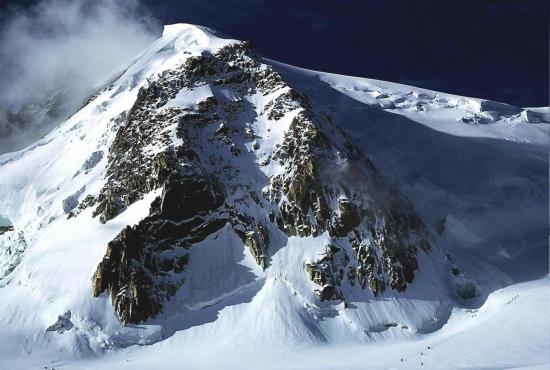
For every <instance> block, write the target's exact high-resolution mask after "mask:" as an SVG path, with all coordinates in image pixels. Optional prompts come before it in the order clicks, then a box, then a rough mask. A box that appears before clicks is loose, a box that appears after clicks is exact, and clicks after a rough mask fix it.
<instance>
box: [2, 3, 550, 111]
mask: <svg viewBox="0 0 550 370" xmlns="http://www.w3.org/2000/svg"><path fill="white" fill-rule="evenodd" d="M26 2H27V3H28V2H29V1H23V3H26ZM4 3H14V1H8V2H5V1H4ZM142 3H144V6H145V7H146V8H148V9H149V11H151V12H152V13H153V14H154V16H155V17H156V18H158V19H159V21H160V22H161V23H177V22H186V23H195V24H201V25H205V26H209V27H212V28H215V29H217V30H219V31H221V32H224V33H226V34H228V35H230V36H232V37H234V38H238V39H244V40H250V41H252V42H253V44H254V45H255V47H256V49H257V50H258V51H259V52H260V53H261V54H262V55H264V56H265V57H268V58H272V59H276V60H278V61H282V62H285V63H289V64H294V65H297V66H301V67H305V68H310V69H316V70H322V71H327V72H334V73H341V74H347V75H354V76H362V77H370V78H376V79H382V80H389V81H395V82H402V83H409V84H412V85H417V86H422V87H426V88H431V89H435V90H442V91H446V92H450V93H457V94H461V95H469V96H475V97H483V98H488V99H493V100H497V101H504V102H508V103H512V104H517V105H521V106H540V105H548V68H549V67H548V2H547V1H542V0H516V1H511V0H501V1H494V0H452V1H451V0H437V1H435V0H422V1H419V0H400V1H397V0H393V1H392V0H384V1H382V0H380V1H371V0H354V1H351V0H179V1H176V0H164V1H162V0H143V1H142Z"/></svg>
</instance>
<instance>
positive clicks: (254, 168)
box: [78, 43, 430, 323]
mask: <svg viewBox="0 0 550 370" xmlns="http://www.w3.org/2000/svg"><path fill="white" fill-rule="evenodd" d="M119 119H121V120H124V124H123V125H121V126H120V128H119V129H118V132H117V134H116V138H115V140H114V142H113V144H112V145H111V147H110V150H109V153H108V167H107V173H106V182H105V185H104V186H103V188H102V189H101V191H100V192H99V194H98V195H97V196H96V197H93V196H91V195H90V196H89V197H86V202H85V204H83V205H82V207H80V208H78V209H79V210H81V209H83V208H85V207H93V208H94V215H95V216H96V217H97V218H98V219H99V221H100V222H102V223H105V222H108V221H109V220H111V219H113V218H115V217H117V215H118V214H120V213H121V212H123V211H124V210H125V208H126V207H128V206H129V205H131V204H133V203H134V202H136V201H137V200H139V199H141V198H142V197H143V196H144V195H145V194H148V193H150V192H152V191H157V192H158V194H159V195H158V196H157V198H156V199H155V200H154V201H153V203H152V204H151V207H150V211H149V215H148V216H147V217H145V218H144V219H143V220H141V221H140V222H139V223H138V224H137V225H135V226H132V227H130V226H128V227H126V228H125V229H124V230H123V231H122V232H120V233H119V234H118V235H117V236H116V237H115V238H114V239H113V240H112V241H111V242H110V243H109V245H108V246H107V252H106V254H105V256H104V258H103V261H102V262H101V263H100V264H99V266H98V267H97V270H96V272H95V274H94V277H93V283H92V287H93V294H94V295H95V296H98V295H100V294H101V293H103V292H107V293H108V294H109V295H110V297H111V301H112V304H113V307H114V308H115V310H116V312H117V314H118V316H119V318H120V320H121V321H122V322H124V323H137V322H140V321H143V320H146V319H148V318H151V317H154V316H155V315H157V314H158V313H159V312H160V311H161V310H162V307H163V304H164V303H165V302H166V301H167V300H169V299H170V298H171V297H172V296H173V295H174V294H175V292H176V291H177V290H178V289H185V270H186V266H187V265H188V264H192V263H193V260H192V259H190V258H189V256H190V254H189V252H188V251H189V249H190V248H193V245H194V244H195V243H197V242H199V241H201V240H203V239H205V238H207V237H208V236H209V235H211V234H213V233H214V232H216V231H217V230H219V229H221V228H222V227H223V226H224V225H226V224H229V225H231V227H232V229H233V230H234V232H235V234H236V235H238V236H239V237H240V239H241V240H242V242H243V245H245V246H246V247H248V248H249V250H250V252H251V254H252V256H253V257H254V259H255V260H256V262H257V263H258V265H259V266H260V267H261V268H262V269H266V268H268V267H269V263H270V261H269V255H270V235H272V234H273V233H284V234H286V235H287V236H299V237H306V236H316V235H319V234H322V233H327V234H328V235H329V236H330V240H331V243H330V244H329V245H327V246H326V253H325V254H323V255H320V256H318V259H316V260H308V261H304V274H306V275H307V276H308V277H309V278H310V279H311V280H312V281H313V282H315V283H316V284H318V289H317V290H316V296H317V298H318V299H319V300H345V299H346V297H345V295H344V293H343V291H342V287H343V286H344V285H349V286H352V287H353V286H360V287H361V288H363V289H365V292H366V289H369V290H370V291H372V293H373V294H374V295H377V294H379V293H382V292H384V290H385V289H394V290H396V291H404V290H405V289H406V288H407V284H409V283H410V282H412V281H413V279H414V275H415V271H416V270H417V269H418V261H417V254H418V253H427V252H429V250H430V242H429V240H428V237H427V233H426V231H425V228H424V226H423V225H422V222H421V221H420V219H419V218H418V217H417V216H416V214H415V213H414V211H413V209H412V208H411V206H410V205H409V203H408V202H407V201H406V200H404V199H403V198H402V197H401V196H400V195H399V194H398V193H397V192H396V191H395V190H393V189H392V188H391V187H389V186H388V185H387V184H386V183H385V182H384V180H383V179H382V178H381V176H380V175H379V174H378V172H377V171H376V169H375V168H374V166H373V165H372V163H371V162H370V161H369V160H368V158H367V157H366V156H365V155H364V154H363V153H361V152H360V151H359V150H358V149H357V148H356V147H354V145H353V144H352V143H351V141H350V140H349V139H348V138H347V136H346V135H345V134H344V133H343V132H342V131H340V130H339V129H338V128H337V127H335V126H334V125H332V124H331V120H330V117H329V116H328V115H327V114H325V113H324V112H321V111H319V110H318V109H317V108H316V107H315V106H313V104H312V103H311V102H310V101H309V99H308V98H307V96H305V95H303V94H302V93H300V92H298V91H296V90H295V89H293V88H291V87H290V86H288V85H287V83H285V81H284V80H283V79H282V77H281V75H279V74H278V73H277V72H275V71H273V70H272V69H271V67H269V66H267V65H265V64H263V63H262V60H261V58H260V57H259V56H258V55H257V54H256V53H255V52H254V50H253V49H252V48H251V46H250V45H249V44H248V43H231V44H229V45H227V46H224V47H221V48H219V49H218V50H216V51H214V52H207V51H205V52H203V53H202V55H200V56H189V57H188V58H186V59H185V62H183V63H182V64H180V65H178V66H175V67H174V68H170V69H167V70H166V71H164V72H163V73H161V74H159V75H157V76H155V77H154V78H152V79H149V80H148V84H147V85H146V86H144V87H143V88H142V89H141V90H140V91H139V94H138V97H137V100H136V101H135V103H134V105H133V107H132V108H131V110H130V111H129V112H127V113H125V114H123V115H122V116H121V117H119ZM221 247H223V246H221ZM365 294H366V293H365Z"/></svg>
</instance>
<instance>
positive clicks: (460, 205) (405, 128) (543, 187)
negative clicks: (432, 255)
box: [272, 62, 550, 291]
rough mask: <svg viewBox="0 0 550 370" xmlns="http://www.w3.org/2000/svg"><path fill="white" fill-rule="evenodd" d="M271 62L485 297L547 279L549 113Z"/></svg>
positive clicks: (539, 109) (544, 109)
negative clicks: (365, 156) (465, 268)
mask: <svg viewBox="0 0 550 370" xmlns="http://www.w3.org/2000/svg"><path fill="white" fill-rule="evenodd" d="M272 63H273V64H274V66H275V67H276V69H277V70H278V71H279V72H281V73H282V75H283V76H284V78H285V79H286V80H287V81H289V83H290V85H291V86H293V87H295V88H296V89H299V90H300V91H302V92H304V93H305V94H307V95H308V96H309V97H310V99H312V100H313V101H314V102H315V103H316V104H317V105H319V106H320V107H321V109H324V110H326V111H327V112H328V114H330V115H331V117H332V119H333V121H334V122H335V124H337V125H338V126H339V127H342V128H345V129H346V131H347V132H348V133H349V134H350V136H351V137H352V140H353V142H354V143H355V144H356V145H358V146H359V147H360V148H361V149H362V150H364V151H365V152H366V153H369V157H370V158H371V159H372V160H373V162H374V164H375V165H376V166H377V168H378V169H379V170H380V171H381V172H382V173H383V174H384V175H385V176H386V178H388V179H389V180H390V182H391V183H392V184H394V185H395V186H397V187H398V188H399V190H400V191H401V192H402V193H404V194H405V195H406V196H407V197H408V198H409V199H410V200H411V201H412V202H413V204H414V206H415V209H416V210H417V211H418V212H419V213H420V215H421V217H422V219H423V220H424V222H425V223H426V225H427V226H428V227H429V228H430V229H431V231H432V235H433V236H434V237H435V238H436V239H437V240H438V241H439V243H440V244H441V245H444V246H445V249H446V250H447V252H448V253H450V254H451V255H453V257H454V258H455V259H458V260H460V261H461V262H462V263H461V264H462V265H470V266H472V267H473V268H472V270H473V271H476V270H477V271H478V272H475V273H476V274H478V280H479V282H480V283H481V284H486V285H487V289H488V291H490V290H492V289H494V288H496V287H499V286H502V284H508V283H510V282H512V281H518V282H520V281H526V280H530V279H536V278H540V277H542V276H544V275H546V274H547V273H548V231H547V228H548V201H549V199H548V185H549V184H548V164H549V163H548V154H549V152H548V147H549V144H550V142H549V133H548V129H549V125H548V122H549V120H550V116H549V114H550V111H549V108H547V107H544V108H519V107H514V106H510V105H506V104H502V103H495V102H491V101H486V100H482V99H475V98H467V97H461V96H456V95H451V94H445V93H439V92H434V91H428V90H424V89H419V88H416V87H412V86H404V85H398V84H394V83H389V82H384V81H377V80H371V79H364V78H354V77H346V76H338V75H333V74H328V73H321V72H314V71H307V70H303V69H300V68H296V67H292V66H287V65H283V64H280V63H276V62H272ZM474 266H475V267H474ZM495 267H496V268H495ZM486 271H492V273H491V274H486ZM472 273H473V272H472ZM490 275H493V276H494V277H495V278H494V279H493V278H490ZM497 276H498V277H497Z"/></svg>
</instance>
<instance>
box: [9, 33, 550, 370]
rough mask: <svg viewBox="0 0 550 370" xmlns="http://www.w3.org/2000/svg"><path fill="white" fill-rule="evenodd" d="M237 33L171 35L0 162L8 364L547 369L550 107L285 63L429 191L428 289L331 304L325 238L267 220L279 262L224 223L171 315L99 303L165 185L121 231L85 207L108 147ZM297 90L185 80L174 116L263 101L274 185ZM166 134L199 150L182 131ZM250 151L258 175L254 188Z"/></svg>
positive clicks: (400, 179)
mask: <svg viewBox="0 0 550 370" xmlns="http://www.w3.org/2000/svg"><path fill="white" fill-rule="evenodd" d="M235 43H238V41H236V40H231V39H226V38H224V37H223V36H221V35H218V34H217V33H215V32H214V31H212V30H210V29H207V28H204V27H198V26H192V25H185V24H178V25H171V26H166V27H165V30H164V33H163V36H162V37H161V38H160V39H159V40H157V41H156V42H155V43H153V44H152V45H151V46H150V47H149V48H148V49H147V50H145V51H144V52H143V53H142V54H141V55H139V56H138V57H137V58H136V59H135V61H134V63H133V64H132V65H131V67H129V68H128V69H127V70H125V71H124V72H123V73H122V74H121V76H120V78H119V79H118V80H117V81H116V82H114V84H113V85H111V86H109V87H108V88H106V89H105V90H103V91H102V92H101V93H99V94H98V95H97V96H95V97H93V98H92V99H91V100H90V101H89V103H88V104H87V105H86V106H84V107H83V108H82V109H81V110H80V111H78V112H77V113H76V114H74V115H73V116H72V117H71V118H70V119H68V120H67V121H65V122H62V123H61V124H60V125H59V126H58V127H57V128H56V129H55V130H53V131H52V132H51V133H50V134H48V135H47V136H45V137H44V138H43V139H41V140H40V141H38V142H36V143H35V144H33V145H31V146H29V147H28V148H26V149H24V150H22V151H19V152H15V153H8V154H4V155H1V156H0V368H3V369H4V368H5V369H28V368H48V369H50V368H51V369H53V368H55V369H98V368H105V369H130V368H131V369H182V368H185V369H212V368H227V369H259V368H262V369H417V368H424V369H481V368H491V369H504V368H525V369H547V368H548V366H549V365H550V359H549V358H550V349H549V343H550V319H549V316H548V312H549V308H550V307H549V295H548V292H549V291H548V214H549V212H548V204H549V199H548V189H549V184H548V168H549V159H548V157H549V145H548V144H549V137H550V136H549V131H548V128H549V120H550V111H549V108H547V107H543V108H519V107H514V106H510V105H506V104H503V103H497V102H491V101H486V100H483V99H475V98H467V97H461V96H455V95H451V94H446V93H440V92H434V91H429V90H425V89H420V88H416V87H412V86H405V85H400V84H395V83H389V82H383V81H377V80H372V79H365V78H356V77H347V76H339V75H334V74H328V73H322V72H314V71H309V70H304V69H300V68H296V67H292V66H288V65H285V64H281V63H278V62H275V61H271V60H262V63H263V65H262V68H266V69H267V68H272V69H273V70H275V71H277V72H278V73H280V74H281V76H283V78H284V79H285V81H286V82H287V83H288V84H289V85H290V86H291V87H292V89H295V90H297V91H299V92H300V93H303V94H304V95H306V96H307V97H308V98H309V99H310V100H311V102H312V103H313V104H315V106H316V107H317V109H319V111H321V112H323V113H324V114H326V116H327V117H330V118H329V120H330V122H331V124H334V125H335V126H337V127H339V128H341V129H343V130H344V131H345V132H346V134H347V135H349V137H350V138H351V141H352V142H353V143H354V144H355V145H356V146H357V147H358V148H359V149H360V150H361V151H363V152H364V153H365V154H366V155H367V156H368V157H369V159H370V160H372V162H373V163H374V165H375V166H376V168H377V170H378V171H379V172H380V173H381V174H382V175H383V176H384V177H385V179H386V180H387V181H388V182H389V183H390V184H391V185H392V186H393V187H395V188H396V189H398V190H399V191H400V193H401V194H403V195H404V196H405V197H406V198H408V199H409V200H410V201H411V203H412V205H413V207H414V209H415V210H416V212H417V213H418V214H419V216H420V218H421V219H422V221H423V222H424V224H425V225H426V227H427V230H428V232H429V234H430V237H431V238H432V239H433V241H434V246H435V247H434V250H433V251H432V252H430V253H419V254H418V255H417V257H418V260H419V262H418V263H419V266H420V267H419V269H418V271H416V275H415V278H414V281H413V282H412V283H411V284H410V285H409V286H408V288H407V289H406V290H405V291H404V292H397V291H394V290H386V291H385V292H383V293H381V294H379V295H377V296H375V295H373V294H372V293H370V292H369V291H367V290H359V289H356V288H353V289H352V288H350V287H343V288H342V289H343V290H345V291H344V292H343V294H344V295H345V296H346V297H347V299H346V301H345V302H344V301H342V302H335V301H320V300H319V299H318V297H317V296H316V295H315V294H314V290H315V289H316V288H318V286H317V285H316V284H315V283H314V282H313V281H311V280H310V279H309V278H308V276H307V274H306V272H305V271H304V266H305V264H306V262H308V261H314V260H316V259H318V258H319V255H322V254H323V253H324V252H325V246H326V245H327V243H330V242H331V241H330V238H329V236H328V234H327V233H326V232H325V233H320V234H319V235H316V236H298V235H295V236H289V237H286V236H285V237H283V236H282V234H280V233H279V234H277V233H275V232H274V231H273V230H269V231H270V235H271V240H270V243H271V244H270V248H271V249H270V252H269V255H268V257H269V263H268V265H267V268H266V269H265V270H264V269H262V268H261V267H260V266H259V265H258V263H257V261H256V260H255V256H254V255H253V254H252V253H251V251H250V250H249V249H248V248H246V247H245V245H244V244H243V241H242V240H241V239H240V238H239V237H237V235H236V234H235V233H234V232H233V231H232V229H231V227H229V226H228V225H226V226H224V227H222V228H221V229H219V230H217V231H215V232H214V233H212V234H211V235H209V236H208V237H206V238H205V239H204V240H201V241H199V242H198V243H196V244H195V245H194V246H193V248H191V249H190V261H192V263H189V265H188V266H187V267H186V270H185V282H184V285H182V287H181V288H180V289H179V290H178V291H177V292H176V293H175V295H174V296H173V298H171V299H170V300H169V301H167V302H166V304H165V306H164V307H163V310H162V312H161V313H160V314H159V315H157V316H156V317H154V318H152V319H148V320H146V321H144V322H142V323H140V324H135V325H134V324H128V325H123V324H122V323H121V322H120V321H119V318H118V317H117V313H116V312H115V310H114V309H113V307H112V305H111V302H110V300H109V297H108V295H107V294H101V295H100V296H99V297H94V296H93V294H92V291H91V279H92V276H93V275H94V272H95V271H96V268H97V266H98V264H99V263H100V262H101V261H102V259H103V257H104V255H105V252H106V248H107V244H108V243H109V242H110V241H111V240H113V238H115V236H116V235H117V234H119V233H120V232H121V231H122V230H123V229H124V228H125V227H126V226H128V225H135V224H137V223H139V222H140V221H141V220H142V219H144V218H145V217H147V216H148V215H149V210H150V207H151V203H152V202H153V200H154V199H155V198H156V197H157V196H159V194H160V193H161V189H156V190H152V191H151V192H149V193H147V194H145V195H144V196H143V197H142V198H141V199H139V200H137V201H136V202H134V203H131V204H129V205H128V206H127V208H126V209H124V210H123V211H122V212H121V213H120V214H118V215H117V216H116V217H114V218H112V219H110V220H107V222H105V223H100V222H99V221H98V218H97V217H93V215H92V213H93V209H92V208H90V207H86V206H85V204H86V202H87V198H86V195H89V194H90V195H94V196H96V195H97V194H98V193H99V192H100V191H101V189H102V188H103V187H104V186H105V184H106V183H107V182H108V181H109V177H108V176H107V175H106V172H107V168H108V164H109V162H108V160H109V155H108V154H109V148H110V147H111V145H112V144H113V142H114V141H115V139H116V136H117V132H118V131H119V129H120V128H121V127H122V126H123V125H124V123H125V121H126V119H127V117H128V115H129V114H130V110H131V109H132V106H133V105H134V103H135V102H136V100H137V99H138V92H139V91H140V89H141V88H143V87H147V86H150V84H151V83H152V81H154V80H155V78H157V77H158V76H162V75H164V74H166V73H168V72H169V71H171V70H176V69H178V68H179V67H180V66H181V65H183V64H184V63H185V62H186V61H187V60H188V59H189V58H190V57H196V56H204V55H211V54H214V53H216V52H217V51H218V50H220V49H221V48H223V47H226V46H228V45H232V44H235ZM285 92H288V89H287V90H282V91H276V92H274V93H272V94H266V95H263V94H259V93H257V94H251V95H243V94H241V93H239V92H238V91H235V90H233V89H231V88H228V87H224V86H216V85H202V86H197V87H194V88H192V89H188V88H186V87H183V88H181V89H180V90H179V92H178V93H177V94H176V95H175V97H173V98H170V99H168V101H167V103H166V104H165V105H164V106H162V107H159V108H158V109H157V111H158V112H160V113H162V112H163V111H168V110H170V109H182V110H193V109H196V108H197V106H198V105H200V104H199V103H201V102H203V101H205V99H208V98H209V97H215V98H216V99H218V100H219V101H230V102H243V101H246V104H248V105H250V106H251V107H252V108H251V112H253V113H254V114H250V115H248V116H247V117H244V118H243V119H244V120H247V122H246V123H247V124H248V125H249V126H247V127H250V129H251V130H252V129H253V132H254V135H255V137H256V139H255V141H252V142H250V143H247V144H245V145H247V149H248V150H250V152H254V153H255V155H256V157H257V162H258V163H260V162H262V161H264V162H265V163H264V164H263V165H262V166H261V172H262V175H263V176H267V177H271V176H276V175H279V174H282V173H283V172H284V167H282V166H281V164H280V163H279V162H277V161H271V162H269V163H268V161H266V160H265V159H266V158H267V157H269V154H270V153H272V152H273V151H274V150H276V148H277V145H279V144H280V143H281V141H282V140H283V138H284V136H285V132H286V131H287V130H288V128H289V126H290V125H291V122H292V120H293V119H294V118H295V116H296V114H297V113H296V111H291V112H290V113H287V114H286V115H284V117H282V118H281V119H279V120H277V121H274V120H270V119H268V118H266V112H265V109H266V107H268V106H269V104H270V102H271V101H273V100H274V99H275V98H277V96H280V95H281V94H284V93H285ZM162 129H163V130H165V131H164V132H163V133H164V134H166V135H167V137H168V138H169V142H170V145H173V146H176V145H179V144H181V140H182V139H181V138H180V137H179V136H177V127H176V125H172V126H171V125H167V126H166V127H163V128H162ZM204 145H205V149H204V150H205V151H206V152H208V153H210V152H209V151H210V150H212V153H214V150H213V149H209V148H208V147H207V145H208V144H207V143H206V142H205V144H204ZM142 150H143V151H144V152H146V153H147V154H148V155H154V154H155V153H159V152H160V151H161V150H162V148H161V147H159V146H156V145H151V146H149V147H145V148H142ZM238 158H239V157H237V159H235V158H232V159H231V161H233V163H235V166H236V167H237V168H239V170H240V173H241V178H240V180H241V181H242V182H252V181H254V179H255V178H256V177H254V176H255V175H253V174H252V173H253V171H254V170H253V168H252V167H250V166H248V165H247V162H244V161H241V160H239V159H238ZM247 166H248V167H247ZM335 173H337V172H336V171H335ZM235 197H237V195H235ZM258 212H261V211H258Z"/></svg>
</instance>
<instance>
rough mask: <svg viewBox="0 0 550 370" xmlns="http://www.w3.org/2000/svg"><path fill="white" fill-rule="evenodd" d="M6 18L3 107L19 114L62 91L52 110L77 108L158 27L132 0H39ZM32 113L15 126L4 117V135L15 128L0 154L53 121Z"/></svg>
mask: <svg viewBox="0 0 550 370" xmlns="http://www.w3.org/2000/svg"><path fill="white" fill-rule="evenodd" d="M6 19H8V21H7V22H6V24H5V25H4V26H3V28H2V30H1V33H0V35H1V36H0V65H2V66H3V68H2V69H1V70H0V86H1V88H0V108H3V109H4V110H5V109H6V108H7V109H9V110H11V111H12V112H17V111H19V110H20V109H21V108H22V107H25V106H27V107H28V105H29V104H34V103H39V102H43V101H44V100H45V99H47V98H49V97H52V96H56V94H57V95H58V96H59V97H60V99H59V100H61V101H59V102H56V103H57V104H58V106H57V108H56V111H55V114H53V116H58V115H61V116H63V115H67V114H70V113H72V112H73V111H74V110H75V109H77V108H78V107H79V106H80V105H81V104H82V103H83V102H84V101H85V100H86V98H87V97H89V95H90V94H92V93H93V92H94V91H96V90H97V89H98V88H100V87H102V86H103V85H104V84H105V83H106V82H107V81H108V80H109V79H110V78H112V77H113V76H115V75H116V74H117V73H118V72H120V71H121V69H123V68H124V67H125V66H126V65H127V63H129V62H130V61H131V60H132V59H133V57H134V56H136V55H137V54H138V53H139V52H140V51H142V50H143V49H144V48H145V47H146V46H147V45H148V44H149V43H150V42H151V41H152V40H153V39H154V38H155V32H156V31H157V30H158V27H157V26H156V23H155V22H154V20H152V18H151V17H150V16H148V15H146V14H144V13H143V9H142V8H141V7H140V4H139V3H138V1H135V0H96V1H86V0H76V1H75V0H72V1H71V0H42V1H40V2H39V3H38V4H36V5H35V6H33V7H31V8H28V9H26V10H24V11H14V12H13V14H10V16H9V17H6ZM4 116H5V115H4ZM38 116H40V115H38ZM38 116H37V117H38ZM51 116H52V115H51V114H50V115H47V117H48V118H52V117H51ZM29 117H30V116H29V115H26V117H25V118H24V122H19V123H18V124H17V125H18V127H17V128H15V129H14V128H13V127H11V129H7V128H6V127H2V126H5V125H14V124H16V123H14V122H13V120H12V121H10V120H6V119H2V117H0V133H1V132H4V133H5V132H12V134H11V135H10V136H9V137H7V138H6V137H4V138H0V153H2V152H5V151H7V150H13V149H14V148H15V147H20V146H21V145H23V144H28V143H29V142H28V141H29V140H31V139H33V140H34V139H36V135H37V134H40V135H41V134H43V133H44V131H45V130H47V129H48V127H44V126H43V125H48V124H50V126H51V124H52V122H47V121H48V119H45V120H44V115H42V118H40V119H32V118H29ZM52 120H55V119H54V118H52ZM38 121H40V122H38ZM45 121H46V122H45ZM38 125H41V126H40V127H39V126H38ZM8 147H9V148H8Z"/></svg>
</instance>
